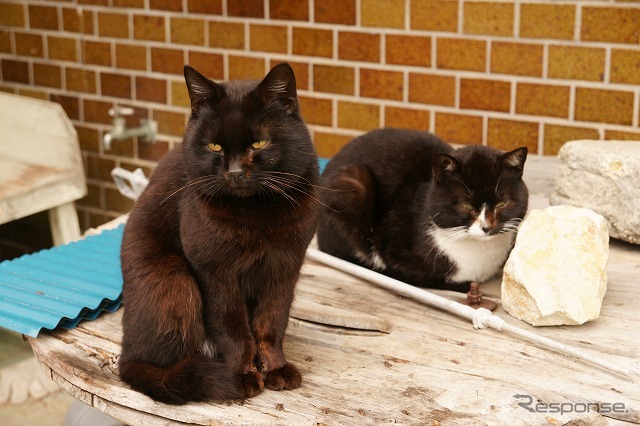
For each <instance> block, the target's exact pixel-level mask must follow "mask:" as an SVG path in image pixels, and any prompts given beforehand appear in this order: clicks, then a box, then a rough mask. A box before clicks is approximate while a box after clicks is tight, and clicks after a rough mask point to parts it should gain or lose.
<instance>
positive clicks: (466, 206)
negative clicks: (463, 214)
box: [460, 201, 475, 210]
mask: <svg viewBox="0 0 640 426" xmlns="http://www.w3.org/2000/svg"><path fill="white" fill-rule="evenodd" d="M460 207H462V208H463V209H465V210H473V209H475V207H474V206H473V204H471V203H470V202H468V201H463V202H461V203H460Z"/></svg>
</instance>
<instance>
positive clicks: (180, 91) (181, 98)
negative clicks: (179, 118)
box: [171, 80, 191, 107]
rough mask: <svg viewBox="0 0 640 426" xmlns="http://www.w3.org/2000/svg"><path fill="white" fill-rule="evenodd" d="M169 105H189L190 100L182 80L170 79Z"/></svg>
mask: <svg viewBox="0 0 640 426" xmlns="http://www.w3.org/2000/svg"><path fill="white" fill-rule="evenodd" d="M171 105H173V106H181V107H190V106H191V100H190V99H189V92H188V91H187V86H186V85H185V83H184V80H174V81H171Z"/></svg>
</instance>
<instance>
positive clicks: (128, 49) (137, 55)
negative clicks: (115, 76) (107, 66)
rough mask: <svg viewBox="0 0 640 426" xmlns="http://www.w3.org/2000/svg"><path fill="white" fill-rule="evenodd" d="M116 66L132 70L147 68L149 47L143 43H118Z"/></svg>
mask: <svg viewBox="0 0 640 426" xmlns="http://www.w3.org/2000/svg"><path fill="white" fill-rule="evenodd" d="M116 66H117V67H118V68H126V69H132V70H146V69H147V48H146V47H145V46H142V45H133V44H120V43H117V44H116Z"/></svg>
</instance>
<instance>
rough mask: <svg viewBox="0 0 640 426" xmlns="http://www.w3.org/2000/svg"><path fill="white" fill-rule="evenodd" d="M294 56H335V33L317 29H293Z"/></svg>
mask: <svg viewBox="0 0 640 426" xmlns="http://www.w3.org/2000/svg"><path fill="white" fill-rule="evenodd" d="M293 54H294V55H305V56H322V57H325V58H330V57H332V56H333V32H332V31H330V30H320V29H315V28H295V27H294V28H293Z"/></svg>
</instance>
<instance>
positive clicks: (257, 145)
mask: <svg viewBox="0 0 640 426" xmlns="http://www.w3.org/2000/svg"><path fill="white" fill-rule="evenodd" d="M267 143H268V142H267V141H265V140H262V141H257V142H254V143H252V144H251V147H252V148H253V149H260V148H264V147H265V146H267Z"/></svg>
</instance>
